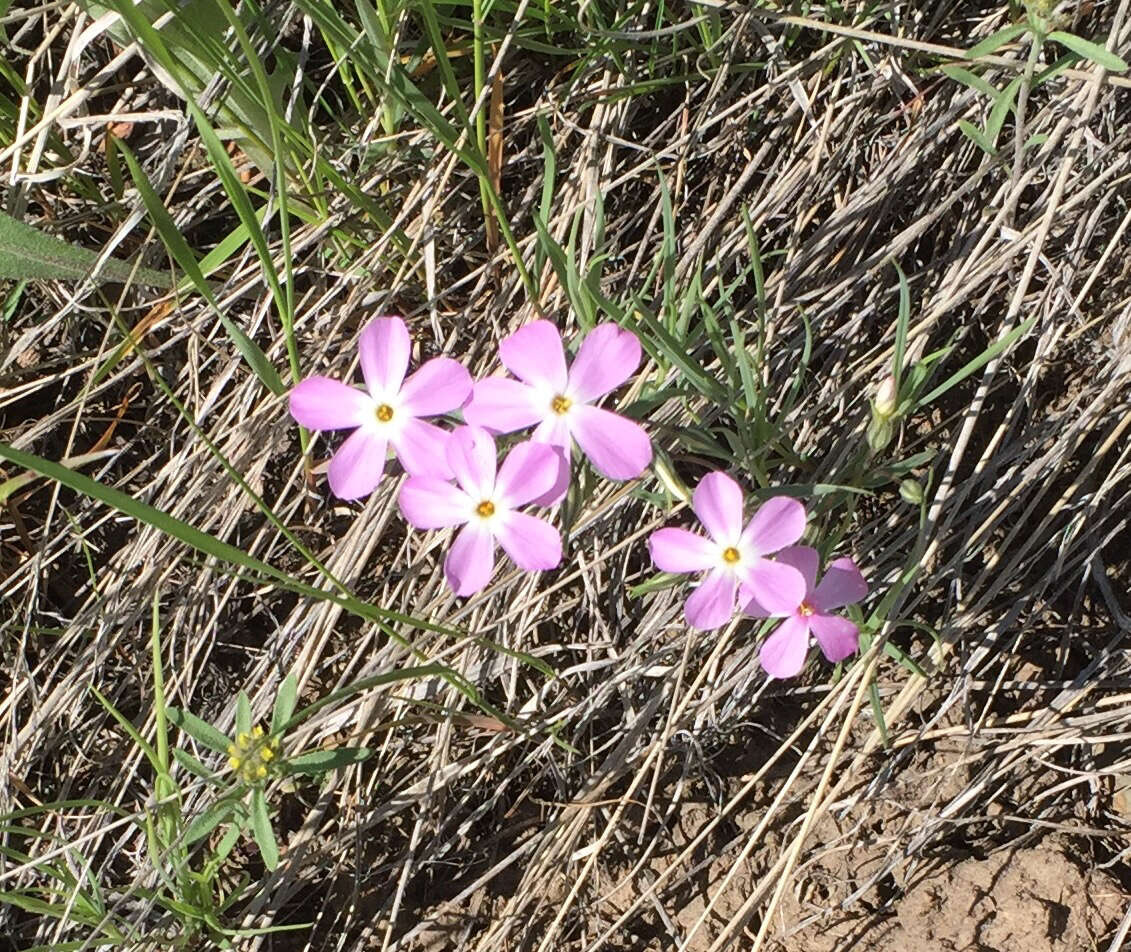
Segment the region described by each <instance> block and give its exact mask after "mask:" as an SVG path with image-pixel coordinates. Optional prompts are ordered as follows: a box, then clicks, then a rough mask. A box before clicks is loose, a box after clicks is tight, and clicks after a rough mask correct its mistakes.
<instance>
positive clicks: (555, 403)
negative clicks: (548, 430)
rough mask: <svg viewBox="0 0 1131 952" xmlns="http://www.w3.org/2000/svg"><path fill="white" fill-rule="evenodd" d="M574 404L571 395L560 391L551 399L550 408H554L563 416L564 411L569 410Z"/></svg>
mask: <svg viewBox="0 0 1131 952" xmlns="http://www.w3.org/2000/svg"><path fill="white" fill-rule="evenodd" d="M572 406H573V401H572V400H571V399H570V398H569V397H567V396H565V395H563V394H560V393H559V394H558V395H557V396H556V397H554V399H553V400H551V401H550V409H551V410H553V411H554V412H555V413H556V414H557V415H558V416H561V415H562V414H563V413H566V412H568V411H569V408H570V407H572Z"/></svg>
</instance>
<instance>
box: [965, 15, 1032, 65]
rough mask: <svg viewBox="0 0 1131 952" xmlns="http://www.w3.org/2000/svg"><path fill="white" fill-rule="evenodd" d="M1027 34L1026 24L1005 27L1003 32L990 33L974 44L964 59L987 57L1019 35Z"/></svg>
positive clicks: (1027, 26)
mask: <svg viewBox="0 0 1131 952" xmlns="http://www.w3.org/2000/svg"><path fill="white" fill-rule="evenodd" d="M1028 32H1029V25H1028V24H1027V23H1015V24H1013V26H1007V27H1006V28H1005V29H1003V30H998V31H997V32H996V33H991V34H990V35H989V36H987V37H986V38H985V39H984V40H982V42H981V43H975V44H974V45H973V46H972V47H970V49H968V50H967V51H966V58H967V59H977V58H978V57H979V56H989V54H990V53H992V52H993V51H994V50H996V49H1000V48H1001V47H1003V46H1005V44H1006V43H1008V42H1009V41H1010V40H1015V39H1017V37H1019V36H1021V34H1023V33H1028Z"/></svg>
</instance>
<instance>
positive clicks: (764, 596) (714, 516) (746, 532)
mask: <svg viewBox="0 0 1131 952" xmlns="http://www.w3.org/2000/svg"><path fill="white" fill-rule="evenodd" d="M691 507H692V508H693V509H694V510H695V514H696V515H697V516H698V517H699V521H700V522H702V523H703V527H704V528H705V529H706V530H707V534H708V535H709V536H710V538H704V537H703V536H701V535H697V534H696V533H694V532H689V531H688V530H687V529H676V528H667V529H659V530H657V531H656V532H653V533H652V535H651V537H650V538H649V539H648V548H649V550H650V551H651V553H652V561H653V562H655V563H656V567H657V568H659V569H660V570H662V571H664V572H706V573H707V574H706V575H705V576H703V580H702V581H701V582H700V583H699V587H698V588H696V589H695V591H694V592H692V593H691V596H690V597H689V598H688V599H687V604H686V605H685V606H684V616H685V617H686V618H687V623H688V624H689V625H690V626H691V627H692V628H701V629H708V628H718V627H719V626H720V625H725V624H726V623H727V622H728V621H730V619H731V616H732V615H734V608H735V602H736V600H737V597H738V589H739V586H740V585H741V586H744V587H746V588H748V589H750V590H751V591H752V592H756V593H757V595H758V598H759V599H760V601H761V603H762V604H764V605H770V606H773V608H774V609H775V610H782V611H785V610H788V609H792V608H795V607H796V606H797V605H798V604H799V603H800V602H801V599H802V597H803V596H804V593H805V582H804V579H802V578H801V573H800V572H798V570H797V569H795V568H794V567H793V566H791V565H786V564H784V563H782V562H777V561H774V560H771V559H768V558H766V556H768V555H770V554H772V553H774V552H777V551H778V550H779V549H781V548H783V547H784V546H787V545H792V544H793V543H794V542H796V541H797V540H798V539H800V538H801V533H802V532H804V531H805V508H804V507H803V506H802V505H801V503H799V502H798V501H797V500H796V499H791V498H790V497H788V496H775V497H773V498H772V499H767V500H766V501H765V502H764V503H763V504H762V505H761V506H760V507H759V509H758V511H757V512H756V513H754V518H752V519H751V520H750V522H749V523H747V525H746V528H745V529H744V528H743V526H742V489H741V488H740V487H739V485H738V483H736V482H735V481H734V480H733V479H731V478H730V477H729V476H728V475H727V474H726V473H708V474H707V475H706V476H704V477H703V479H702V480H701V481H700V483H699V485H698V486H696V487H695V492H694V493H693V494H692V497H691Z"/></svg>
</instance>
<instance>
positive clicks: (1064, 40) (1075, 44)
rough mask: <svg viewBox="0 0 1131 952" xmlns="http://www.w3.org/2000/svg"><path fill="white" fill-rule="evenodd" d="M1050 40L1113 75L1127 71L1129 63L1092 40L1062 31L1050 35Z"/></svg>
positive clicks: (1055, 31)
mask: <svg viewBox="0 0 1131 952" xmlns="http://www.w3.org/2000/svg"><path fill="white" fill-rule="evenodd" d="M1049 39H1050V40H1056V42H1057V43H1059V44H1060V45H1061V46H1067V47H1068V48H1069V49H1070V50H1072V52H1073V53H1076V54H1077V55H1079V56H1082V57H1084V59H1087V60H1091V61H1092V62H1093V63H1098V64H1099V65H1100V66H1102V67H1103V68H1104V69H1106V70H1110V71H1111V72H1113V73H1122V72H1125V71H1126V70H1127V63H1126V62H1125V61H1124V60H1122V59H1121V58H1120V57H1118V56H1116V55H1115V54H1114V53H1113V52H1111V50H1109V49H1107V48H1106V47H1104V46H1101V45H1100V44H1099V43H1093V42H1092V41H1091V40H1085V39H1084V38H1083V37H1079V36H1075V35H1074V34H1072V33H1065V32H1063V31H1062V30H1054V31H1053V32H1052V33H1050V34H1049Z"/></svg>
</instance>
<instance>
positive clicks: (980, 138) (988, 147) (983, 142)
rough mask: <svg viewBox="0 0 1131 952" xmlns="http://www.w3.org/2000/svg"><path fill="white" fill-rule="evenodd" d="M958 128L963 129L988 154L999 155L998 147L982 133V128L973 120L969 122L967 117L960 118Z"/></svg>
mask: <svg viewBox="0 0 1131 952" xmlns="http://www.w3.org/2000/svg"><path fill="white" fill-rule="evenodd" d="M958 128H959V129H961V130H962V131H963V132H964V133H965V134H966V136H967V137H968V138H969V139H970V140H972V141H973V143H974V145H976V146H977V147H978V148H979V149H981V150H982V151H983V152H985V153H986V154H987V155H993V156H996V155H997V149H995V148H994V146H993V143H992V142H990V141H989V140H987V139H986V137H985V136H984V135H982V130H981V129H979V128H978V127H977V126H976V125H974V124H973V123H972V122H967V121H966V120H965V119H959V120H958Z"/></svg>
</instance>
